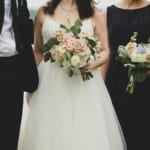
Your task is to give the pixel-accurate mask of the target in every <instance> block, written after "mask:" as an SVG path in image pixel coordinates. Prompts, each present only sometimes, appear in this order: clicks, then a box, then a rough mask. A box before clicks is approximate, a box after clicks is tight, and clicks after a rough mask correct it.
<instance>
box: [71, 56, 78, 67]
mask: <svg viewBox="0 0 150 150" xmlns="http://www.w3.org/2000/svg"><path fill="white" fill-rule="evenodd" d="M71 65H72V66H73V67H78V66H79V65H80V57H79V56H78V55H74V56H72V58H71Z"/></svg>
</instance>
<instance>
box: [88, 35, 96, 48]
mask: <svg viewBox="0 0 150 150" xmlns="http://www.w3.org/2000/svg"><path fill="white" fill-rule="evenodd" d="M86 39H87V40H88V42H89V43H90V45H91V46H92V47H95V46H96V44H97V43H96V41H94V40H92V39H89V38H88V37H86Z"/></svg>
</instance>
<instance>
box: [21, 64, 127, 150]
mask: <svg viewBox="0 0 150 150" xmlns="http://www.w3.org/2000/svg"><path fill="white" fill-rule="evenodd" d="M38 71H39V78H40V83H39V87H38V89H37V91H36V92H34V93H33V95H32V98H31V104H30V108H29V111H28V114H27V112H26V111H24V113H26V114H23V120H22V126H21V131H20V139H19V145H18V150H126V144H125V141H124V137H123V134H122V131H121V128H120V125H119V122H118V119H117V117H116V113H115V111H114V108H113V105H112V103H111V99H110V97H109V95H108V92H107V89H106V87H105V84H104V81H103V79H102V78H101V76H100V74H99V71H98V70H94V71H93V72H92V73H93V75H94V78H93V79H91V80H88V81H83V80H82V78H81V76H80V74H78V75H77V76H73V77H71V78H70V77H68V75H67V74H66V72H65V70H64V69H62V68H61V67H59V66H57V64H55V63H49V62H47V63H45V62H43V61H42V62H41V63H40V65H39V67H38Z"/></svg>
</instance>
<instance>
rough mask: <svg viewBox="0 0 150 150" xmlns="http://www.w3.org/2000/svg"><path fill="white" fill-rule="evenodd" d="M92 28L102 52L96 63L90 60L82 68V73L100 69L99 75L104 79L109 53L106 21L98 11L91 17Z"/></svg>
mask: <svg viewBox="0 0 150 150" xmlns="http://www.w3.org/2000/svg"><path fill="white" fill-rule="evenodd" d="M93 26H94V27H95V34H96V35H97V37H98V38H99V40H100V41H101V43H102V51H101V52H100V59H98V60H96V61H93V60H90V61H89V62H88V64H87V65H86V66H85V67H84V68H83V72H89V71H92V70H93V69H94V68H98V67H101V70H102V72H101V74H102V77H103V78H104V79H105V75H106V70H107V69H106V68H105V69H104V68H103V67H104V65H105V64H107V63H108V61H109V55H110V51H109V45H108V34H107V27H106V21H105V18H104V15H103V13H102V12H100V11H98V10H95V15H94V17H93Z"/></svg>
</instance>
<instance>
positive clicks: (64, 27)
mask: <svg viewBox="0 0 150 150" xmlns="http://www.w3.org/2000/svg"><path fill="white" fill-rule="evenodd" d="M60 27H61V28H63V29H65V30H66V31H67V32H69V29H68V28H67V27H66V26H64V25H62V24H61V25H60Z"/></svg>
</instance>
